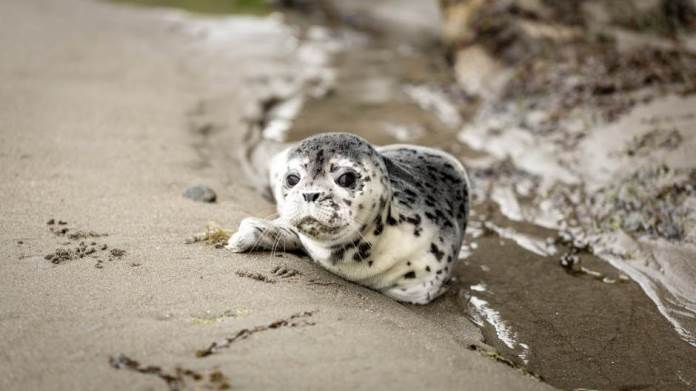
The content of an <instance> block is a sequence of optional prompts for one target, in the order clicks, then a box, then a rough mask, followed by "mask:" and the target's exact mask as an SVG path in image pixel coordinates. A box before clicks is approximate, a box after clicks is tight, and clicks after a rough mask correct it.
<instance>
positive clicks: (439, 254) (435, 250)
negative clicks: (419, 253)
mask: <svg viewBox="0 0 696 391" xmlns="http://www.w3.org/2000/svg"><path fill="white" fill-rule="evenodd" d="M430 252H431V253H432V254H433V255H434V256H435V259H437V261H438V262H440V261H441V260H442V257H443V256H445V253H444V252H442V251H440V248H439V247H437V245H435V243H430Z"/></svg>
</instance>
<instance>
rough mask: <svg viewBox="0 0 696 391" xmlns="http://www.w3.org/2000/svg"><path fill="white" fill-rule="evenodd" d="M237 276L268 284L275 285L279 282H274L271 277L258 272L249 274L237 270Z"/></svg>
mask: <svg viewBox="0 0 696 391" xmlns="http://www.w3.org/2000/svg"><path fill="white" fill-rule="evenodd" d="M235 274H236V275H238V276H239V277H243V278H250V279H252V280H256V281H261V282H265V283H266V284H275V283H276V282H277V281H276V280H274V279H272V278H270V277H267V276H265V275H263V274H261V273H256V272H247V271H244V270H237V271H236V272H235Z"/></svg>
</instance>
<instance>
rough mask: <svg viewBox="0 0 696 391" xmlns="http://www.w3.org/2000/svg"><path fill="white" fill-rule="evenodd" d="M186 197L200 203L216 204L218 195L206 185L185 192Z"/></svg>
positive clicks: (190, 188) (193, 187) (192, 187)
mask: <svg viewBox="0 0 696 391" xmlns="http://www.w3.org/2000/svg"><path fill="white" fill-rule="evenodd" d="M184 197H186V198H190V199H192V200H194V201H198V202H209V203H210V202H215V200H217V194H215V192H214V191H213V189H211V188H209V187H208V186H205V185H197V186H191V187H189V188H187V189H186V190H184Z"/></svg>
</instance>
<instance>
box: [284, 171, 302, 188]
mask: <svg viewBox="0 0 696 391" xmlns="http://www.w3.org/2000/svg"><path fill="white" fill-rule="evenodd" d="M299 182H300V177H299V176H297V175H295V174H290V175H288V176H286V177H285V183H287V184H288V186H290V187H293V186H295V185H296V184H298V183H299Z"/></svg>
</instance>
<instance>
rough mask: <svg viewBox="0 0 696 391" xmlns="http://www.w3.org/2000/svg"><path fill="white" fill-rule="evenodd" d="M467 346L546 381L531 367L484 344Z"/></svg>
mask: <svg viewBox="0 0 696 391" xmlns="http://www.w3.org/2000/svg"><path fill="white" fill-rule="evenodd" d="M467 348H468V349H469V350H472V351H474V352H478V353H479V354H480V355H482V356H484V357H487V358H489V359H491V360H493V361H496V362H499V363H501V364H504V365H507V366H509V367H510V368H515V369H517V370H518V371H520V372H522V374H524V375H526V376H530V377H533V378H535V379H537V380H539V381H544V378H543V377H541V375H539V374H537V373H534V372H532V371H530V370H529V369H527V368H525V367H523V366H520V365H519V364H517V363H516V362H514V361H512V360H509V359H507V358H505V357H504V356H503V355H502V354H500V353H498V352H496V351H495V350H488V349H486V348H484V347H482V346H479V345H473V344H472V345H469V346H468V347H467Z"/></svg>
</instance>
